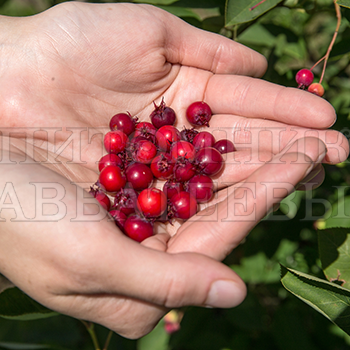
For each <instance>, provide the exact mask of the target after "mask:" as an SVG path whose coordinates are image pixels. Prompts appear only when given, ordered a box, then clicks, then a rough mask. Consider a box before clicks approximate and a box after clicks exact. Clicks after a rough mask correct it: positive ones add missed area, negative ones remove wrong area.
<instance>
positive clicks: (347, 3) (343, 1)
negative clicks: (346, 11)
mask: <svg viewBox="0 0 350 350" xmlns="http://www.w3.org/2000/svg"><path fill="white" fill-rule="evenodd" d="M337 4H338V5H340V6H343V7H347V8H350V0H338V1H337Z"/></svg>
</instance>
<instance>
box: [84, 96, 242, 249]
mask: <svg viewBox="0 0 350 350" xmlns="http://www.w3.org/2000/svg"><path fill="white" fill-rule="evenodd" d="M154 107H155V108H154V110H153V112H152V113H151V114H150V119H151V122H139V121H138V119H137V118H136V117H132V116H131V115H130V114H129V113H118V114H116V115H114V116H113V117H112V118H111V120H110V123H109V127H110V131H109V132H108V133H106V135H105V136H104V147H105V149H106V151H107V154H106V155H104V156H103V157H102V158H101V159H100V160H99V162H98V169H99V178H98V180H97V182H96V183H95V185H94V186H93V187H92V188H91V190H90V193H91V194H92V195H93V196H94V197H95V198H96V199H97V200H98V201H99V202H100V204H101V205H102V206H103V207H104V208H105V209H106V210H107V211H108V212H109V214H110V215H111V217H112V218H113V219H114V220H115V222H116V224H117V226H118V227H119V228H120V229H121V230H122V231H123V232H124V233H125V234H126V235H127V236H129V237H130V238H132V239H134V240H136V241H138V242H141V241H143V240H144V239H146V238H147V237H150V236H152V235H153V234H154V223H155V222H156V221H160V222H167V221H168V222H171V220H172V219H182V220H187V219H189V218H190V217H191V216H193V215H195V214H196V212H197V209H198V204H199V203H205V202H208V201H209V200H210V199H212V197H213V195H214V183H213V180H212V176H214V175H217V174H218V173H219V172H220V171H222V169H223V167H224V159H223V156H222V154H224V153H228V152H233V151H235V147H234V145H233V143H232V142H231V141H229V140H226V139H222V140H218V141H216V140H215V138H214V136H213V135H212V134H211V133H209V132H207V131H198V130H196V129H195V127H196V126H209V121H210V119H211V116H212V112H211V109H210V107H209V106H208V104H206V103H205V102H202V101H198V102H194V103H192V104H191V105H190V106H189V107H188V108H187V111H186V117H187V119H188V121H189V122H190V123H191V124H192V126H193V127H192V128H190V129H187V128H185V127H184V128H183V130H182V131H179V130H178V129H177V128H176V127H174V123H175V121H176V114H175V111H174V110H173V109H172V108H170V107H168V106H166V104H165V102H164V100H162V102H161V103H160V104H159V106H157V105H156V104H155V103H154ZM155 180H163V181H165V183H164V185H163V188H162V190H160V189H158V188H156V187H152V184H154V182H155Z"/></svg>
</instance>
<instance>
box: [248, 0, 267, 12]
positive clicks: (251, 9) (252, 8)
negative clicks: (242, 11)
mask: <svg viewBox="0 0 350 350" xmlns="http://www.w3.org/2000/svg"><path fill="white" fill-rule="evenodd" d="M265 1H266V0H262V1H260V2H258V3H257V4H256V5H254V6H252V7H251V8H250V9H249V11H253V10H254V9H255V8H256V7H258V6H259V5H261V4H262V3H264V2H265Z"/></svg>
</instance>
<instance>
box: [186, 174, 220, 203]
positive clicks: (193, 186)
mask: <svg viewBox="0 0 350 350" xmlns="http://www.w3.org/2000/svg"><path fill="white" fill-rule="evenodd" d="M187 191H188V192H189V193H191V194H192V196H193V197H194V198H196V200H197V202H198V203H206V202H208V201H209V200H210V199H212V197H213V194H214V183H213V180H212V179H211V178H210V177H209V176H207V175H201V174H198V175H195V176H193V177H192V178H191V179H190V180H189V181H188V183H187Z"/></svg>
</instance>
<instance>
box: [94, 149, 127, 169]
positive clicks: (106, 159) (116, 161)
mask: <svg viewBox="0 0 350 350" xmlns="http://www.w3.org/2000/svg"><path fill="white" fill-rule="evenodd" d="M108 165H115V166H119V167H121V166H122V165H123V161H122V159H121V158H120V157H119V156H117V155H116V154H114V153H108V154H106V155H104V156H103V157H101V158H100V160H99V161H98V170H99V171H102V169H103V168H105V167H106V166H108Z"/></svg>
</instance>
